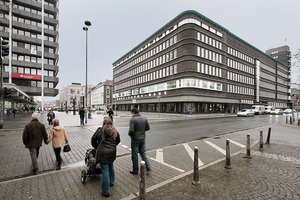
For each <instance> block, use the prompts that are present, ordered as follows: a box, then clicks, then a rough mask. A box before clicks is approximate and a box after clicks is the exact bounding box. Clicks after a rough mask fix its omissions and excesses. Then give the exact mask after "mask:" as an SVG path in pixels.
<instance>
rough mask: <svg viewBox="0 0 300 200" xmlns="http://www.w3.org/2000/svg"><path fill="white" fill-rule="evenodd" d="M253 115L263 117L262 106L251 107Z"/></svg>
mask: <svg viewBox="0 0 300 200" xmlns="http://www.w3.org/2000/svg"><path fill="white" fill-rule="evenodd" d="M251 109H252V110H253V112H254V114H255V115H263V114H265V106H264V105H253V106H252V108H251Z"/></svg>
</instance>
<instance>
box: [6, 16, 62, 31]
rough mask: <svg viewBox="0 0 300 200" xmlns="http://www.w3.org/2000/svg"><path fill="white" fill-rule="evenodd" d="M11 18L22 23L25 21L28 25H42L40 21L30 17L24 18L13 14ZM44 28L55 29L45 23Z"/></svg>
mask: <svg viewBox="0 0 300 200" xmlns="http://www.w3.org/2000/svg"><path fill="white" fill-rule="evenodd" d="M12 20H13V21H16V22H20V23H23V24H24V23H25V24H28V25H31V26H37V27H42V23H41V22H39V21H34V20H32V19H26V18H23V17H17V16H13V17H12ZM44 28H46V29H49V30H56V29H55V26H54V25H51V24H47V23H44Z"/></svg>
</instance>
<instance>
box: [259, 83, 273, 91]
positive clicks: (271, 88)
mask: <svg viewBox="0 0 300 200" xmlns="http://www.w3.org/2000/svg"><path fill="white" fill-rule="evenodd" d="M260 86H261V87H264V88H268V89H270V90H275V89H276V88H275V84H274V83H266V82H264V81H261V82H260Z"/></svg>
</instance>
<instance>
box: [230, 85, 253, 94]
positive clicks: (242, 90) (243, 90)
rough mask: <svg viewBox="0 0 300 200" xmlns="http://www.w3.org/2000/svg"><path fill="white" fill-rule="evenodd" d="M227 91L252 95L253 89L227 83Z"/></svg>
mask: <svg viewBox="0 0 300 200" xmlns="http://www.w3.org/2000/svg"><path fill="white" fill-rule="evenodd" d="M227 92H229V93H235V94H245V95H254V89H252V88H247V87H242V86H238V85H231V84H227Z"/></svg>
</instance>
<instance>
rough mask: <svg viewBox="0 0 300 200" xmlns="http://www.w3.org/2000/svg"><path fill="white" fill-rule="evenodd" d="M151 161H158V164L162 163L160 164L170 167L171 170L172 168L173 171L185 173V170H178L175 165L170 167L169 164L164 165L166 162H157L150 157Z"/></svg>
mask: <svg viewBox="0 0 300 200" xmlns="http://www.w3.org/2000/svg"><path fill="white" fill-rule="evenodd" d="M150 159H151V160H154V161H156V162H158V163H160V164H162V165H165V166H167V167H170V168H172V169H175V170H177V171H179V172H182V173H183V172H185V171H184V170H182V169H179V168H177V167H174V166H173V165H169V164H167V163H164V162H160V161H159V160H156V159H155V158H151V157H150Z"/></svg>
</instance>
